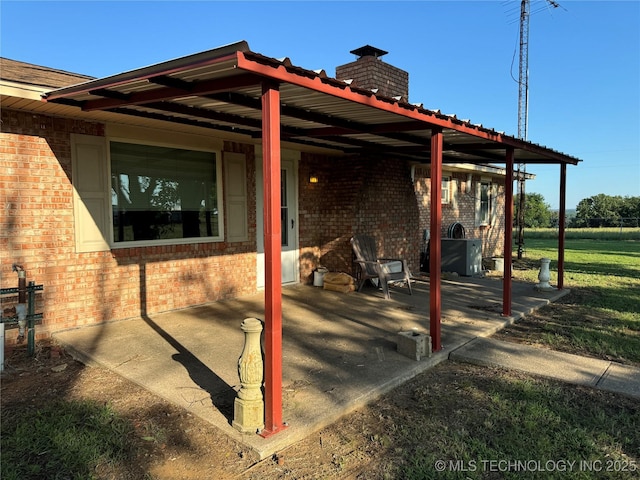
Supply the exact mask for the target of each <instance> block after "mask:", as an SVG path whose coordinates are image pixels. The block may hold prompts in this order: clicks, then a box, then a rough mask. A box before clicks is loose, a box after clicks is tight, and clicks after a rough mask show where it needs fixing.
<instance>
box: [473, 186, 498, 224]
mask: <svg viewBox="0 0 640 480" xmlns="http://www.w3.org/2000/svg"><path fill="white" fill-rule="evenodd" d="M493 202H494V199H493V188H492V184H491V180H490V179H486V178H482V179H481V180H480V182H479V183H478V184H477V188H476V225H477V226H486V225H491V221H492V218H491V217H492V211H493Z"/></svg>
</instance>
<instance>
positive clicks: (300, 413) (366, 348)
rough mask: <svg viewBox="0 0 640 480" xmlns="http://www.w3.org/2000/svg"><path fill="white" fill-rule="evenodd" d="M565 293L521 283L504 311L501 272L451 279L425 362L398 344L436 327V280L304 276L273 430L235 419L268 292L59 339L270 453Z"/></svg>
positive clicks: (287, 324) (286, 314)
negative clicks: (247, 340) (350, 281)
mask: <svg viewBox="0 0 640 480" xmlns="http://www.w3.org/2000/svg"><path fill="white" fill-rule="evenodd" d="M566 293H567V291H562V292H558V291H556V292H537V291H536V290H535V289H534V288H533V285H532V284H527V283H517V282H514V287H513V308H512V312H513V315H512V316H510V317H502V316H501V314H500V312H501V302H502V282H501V281H500V280H497V279H492V278H484V279H481V278H460V279H456V280H455V281H443V282H442V305H443V309H442V344H443V348H442V350H441V351H439V352H435V353H434V354H433V355H432V356H431V357H429V358H426V357H425V358H422V359H421V360H420V361H416V360H415V359H410V358H408V357H406V356H404V355H401V354H400V353H398V352H397V348H396V339H397V334H398V332H400V331H416V332H423V333H428V329H429V285H428V283H426V282H423V281H417V282H416V283H415V285H414V294H413V295H412V296H410V295H409V294H408V293H407V289H406V288H392V291H391V300H385V299H384V298H383V295H382V292H381V291H379V290H376V289H374V288H372V287H371V288H365V289H364V290H363V292H362V293H355V292H353V293H346V294H345V293H339V292H331V291H327V290H323V289H321V288H318V287H313V286H306V285H296V286H292V287H286V288H283V295H282V306H283V348H282V353H283V419H284V421H286V422H287V423H288V428H287V429H285V430H283V431H281V432H279V433H277V434H275V435H273V436H271V437H269V438H262V437H260V436H259V435H256V434H241V433H240V432H238V431H237V430H235V429H234V428H233V427H232V426H231V422H232V420H233V418H232V416H233V402H234V398H235V395H236V392H237V390H238V389H239V377H238V373H237V364H238V358H239V356H240V354H241V353H242V348H243V342H244V336H243V333H242V331H241V329H240V325H241V323H242V321H243V320H244V319H245V318H247V317H255V318H258V319H262V318H263V317H264V296H263V295H262V294H258V295H253V296H250V297H243V298H238V299H234V300H230V301H222V302H215V303H211V304H207V305H202V306H198V307H194V308H189V309H185V310H180V311H174V312H169V313H163V314H154V315H151V316H146V317H143V318H135V319H130V320H124V321H118V322H111V323H104V324H101V325H97V326H91V327H84V328H79V329H75V330H69V331H65V332H59V333H57V334H56V335H55V339H56V340H57V341H58V342H60V343H61V344H62V345H64V346H65V347H66V348H67V350H68V351H69V352H71V353H72V354H73V355H74V356H75V357H76V358H78V359H79V360H80V361H82V362H84V363H87V364H97V365H100V366H102V367H105V368H109V369H111V370H112V371H114V372H116V373H118V374H120V375H122V376H123V377H125V378H127V379H129V380H131V381H133V382H135V383H137V384H139V385H141V386H142V387H144V388H145V389H147V390H149V391H151V392H153V393H155V394H157V395H159V396H160V397H162V398H164V399H166V400H168V401H170V402H172V403H174V404H176V405H178V406H181V407H183V408H185V409H187V410H188V411H189V412H191V413H193V414H195V415H197V416H199V417H200V418H202V419H203V420H205V421H207V422H209V423H211V424H213V425H215V426H216V427H218V428H219V429H220V431H221V432H222V433H224V434H226V435H228V436H229V437H231V438H233V439H235V440H237V441H240V442H242V443H244V444H245V445H246V446H247V447H248V448H250V449H252V450H253V451H254V452H255V454H256V456H257V457H258V458H260V459H262V458H266V457H268V456H270V455H272V454H273V453H275V452H277V451H279V450H281V449H283V448H284V447H286V446H288V445H291V444H293V443H295V442H297V441H299V440H301V439H303V438H305V437H307V436H308V435H310V434H311V433H313V432H314V431H317V430H319V429H321V428H322V427H324V426H326V425H329V424H331V423H333V422H335V421H336V420H337V419H339V418H340V417H342V416H344V415H345V414H347V413H349V412H351V411H353V410H354V409H357V408H358V407H361V406H363V405H365V404H366V403H368V402H370V401H372V400H374V399H375V398H377V397H378V396H380V395H381V394H383V393H385V392H387V391H389V390H391V389H393V388H394V387H396V386H398V385H400V384H402V383H404V382H406V381H407V380H408V379H410V378H412V377H414V376H416V375H418V374H420V373H421V372H424V371H425V370H427V369H429V368H431V367H433V366H434V365H436V364H438V363H440V362H443V361H445V360H447V358H448V357H449V354H450V353H451V352H452V351H454V350H455V349H457V348H459V347H460V346H462V345H464V344H466V343H468V342H470V341H471V340H473V339H474V338H476V337H478V336H486V335H490V334H492V333H494V332H495V331H498V330H500V329H501V328H503V327H504V326H505V325H507V324H509V323H512V322H513V321H515V320H516V319H518V318H520V317H521V316H522V315H524V314H525V313H527V312H530V311H532V310H534V309H536V308H539V307H541V306H543V305H546V304H548V303H549V302H550V301H553V300H555V299H557V298H559V297H561V296H562V295H564V294H566ZM141 310H142V311H145V309H144V308H141Z"/></svg>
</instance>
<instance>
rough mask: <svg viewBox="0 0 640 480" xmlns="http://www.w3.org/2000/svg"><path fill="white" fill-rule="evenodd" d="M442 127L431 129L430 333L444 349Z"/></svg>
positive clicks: (434, 342) (436, 346)
mask: <svg viewBox="0 0 640 480" xmlns="http://www.w3.org/2000/svg"><path fill="white" fill-rule="evenodd" d="M442 143H443V140H442V129H439V128H434V129H433V130H432V131H431V225H430V228H431V233H430V241H429V245H430V247H429V334H430V335H431V342H432V350H433V351H434V352H437V351H439V350H442V340H441V331H440V330H441V329H440V317H441V313H442V301H441V296H440V295H441V292H440V268H441V264H442V259H441V258H440V257H441V253H442V251H441V246H440V242H441V233H440V232H441V229H442V205H441V203H442Z"/></svg>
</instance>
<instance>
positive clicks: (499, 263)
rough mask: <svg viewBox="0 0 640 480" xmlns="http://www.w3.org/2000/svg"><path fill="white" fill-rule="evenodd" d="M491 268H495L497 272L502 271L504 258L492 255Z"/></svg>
mask: <svg viewBox="0 0 640 480" xmlns="http://www.w3.org/2000/svg"><path fill="white" fill-rule="evenodd" d="M491 263H492V268H491V270H495V271H497V272H504V258H500V257H493V258H492V259H491Z"/></svg>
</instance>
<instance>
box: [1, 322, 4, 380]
mask: <svg viewBox="0 0 640 480" xmlns="http://www.w3.org/2000/svg"><path fill="white" fill-rule="evenodd" d="M0 372H4V322H2V321H0Z"/></svg>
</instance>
